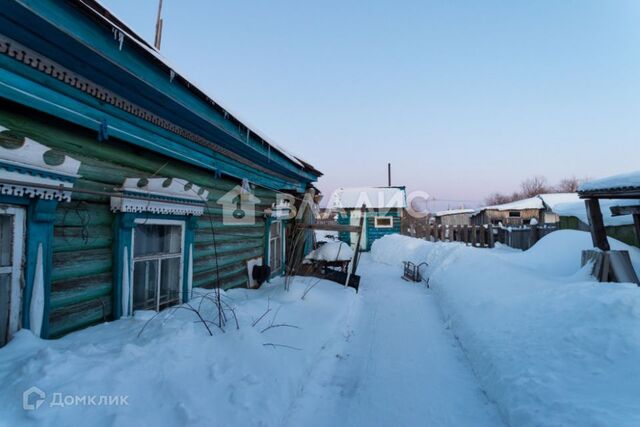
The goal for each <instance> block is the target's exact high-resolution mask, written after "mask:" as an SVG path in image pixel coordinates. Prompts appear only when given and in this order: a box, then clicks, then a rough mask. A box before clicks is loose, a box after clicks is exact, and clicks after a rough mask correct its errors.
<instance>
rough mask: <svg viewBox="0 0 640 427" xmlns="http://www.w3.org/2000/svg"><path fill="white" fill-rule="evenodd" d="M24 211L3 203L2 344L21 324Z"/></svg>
mask: <svg viewBox="0 0 640 427" xmlns="http://www.w3.org/2000/svg"><path fill="white" fill-rule="evenodd" d="M23 231H24V211H23V210H22V209H20V208H13V207H1V206H0V347H2V346H3V345H5V344H6V343H7V341H9V340H10V339H11V336H12V335H13V334H14V333H15V332H16V331H17V330H18V328H19V323H20V321H19V319H20V317H19V315H20V305H21V298H20V297H21V295H20V294H21V289H20V288H21V286H20V284H21V276H22V255H23V243H24V240H23V239H24V233H23Z"/></svg>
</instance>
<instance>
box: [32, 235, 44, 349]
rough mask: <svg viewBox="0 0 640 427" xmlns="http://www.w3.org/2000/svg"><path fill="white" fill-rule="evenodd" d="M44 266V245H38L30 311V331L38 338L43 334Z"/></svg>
mask: <svg viewBox="0 0 640 427" xmlns="http://www.w3.org/2000/svg"><path fill="white" fill-rule="evenodd" d="M43 269H44V264H43V260H42V243H39V244H38V255H37V258H36V271H35V275H34V277H33V286H32V287H31V307H30V309H29V323H30V329H31V331H33V333H34V334H35V335H36V336H38V337H39V336H40V334H41V332H42V321H43V320H44V271H43Z"/></svg>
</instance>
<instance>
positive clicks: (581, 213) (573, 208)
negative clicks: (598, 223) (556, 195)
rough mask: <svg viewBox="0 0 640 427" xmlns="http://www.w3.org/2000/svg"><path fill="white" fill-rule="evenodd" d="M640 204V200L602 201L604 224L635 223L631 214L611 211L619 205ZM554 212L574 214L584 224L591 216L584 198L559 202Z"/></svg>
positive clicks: (563, 214)
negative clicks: (618, 214) (616, 214)
mask: <svg viewBox="0 0 640 427" xmlns="http://www.w3.org/2000/svg"><path fill="white" fill-rule="evenodd" d="M638 204H640V200H633V199H631V200H619V199H608V200H601V201H600V211H601V212H602V220H603V222H604V225H605V226H607V227H609V226H618V225H629V224H633V217H632V216H631V215H621V216H613V215H612V213H611V208H612V207H617V206H636V205H638ZM554 212H555V213H557V214H558V215H560V216H573V217H576V218H578V219H579V220H580V221H582V222H583V223H584V224H586V225H589V218H588V217H587V208H586V206H585V205H584V201H583V200H579V201H575V202H568V203H559V204H558V205H556V206H555V208H554Z"/></svg>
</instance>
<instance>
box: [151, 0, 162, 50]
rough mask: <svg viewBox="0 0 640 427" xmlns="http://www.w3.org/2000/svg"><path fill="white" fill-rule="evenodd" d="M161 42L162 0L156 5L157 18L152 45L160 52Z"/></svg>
mask: <svg viewBox="0 0 640 427" xmlns="http://www.w3.org/2000/svg"><path fill="white" fill-rule="evenodd" d="M161 42H162V0H160V3H159V4H158V17H157V18H156V39H155V41H154V43H153V45H154V46H155V48H156V49H158V50H160V43H161Z"/></svg>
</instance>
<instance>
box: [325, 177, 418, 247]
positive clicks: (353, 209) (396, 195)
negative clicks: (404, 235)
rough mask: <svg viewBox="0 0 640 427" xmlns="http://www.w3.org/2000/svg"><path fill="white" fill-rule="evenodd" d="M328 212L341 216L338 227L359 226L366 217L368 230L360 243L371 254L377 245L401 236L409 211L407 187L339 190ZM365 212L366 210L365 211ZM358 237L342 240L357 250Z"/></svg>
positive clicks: (351, 235) (346, 235)
mask: <svg viewBox="0 0 640 427" xmlns="http://www.w3.org/2000/svg"><path fill="white" fill-rule="evenodd" d="M327 207H328V208H330V209H332V210H333V211H335V212H336V213H337V214H338V223H339V224H344V225H356V226H357V225H359V224H360V217H361V215H364V216H365V224H366V226H365V230H364V233H363V236H362V241H361V242H360V244H361V247H362V250H364V251H368V250H369V249H371V245H372V244H373V242H374V241H376V240H377V239H379V238H381V237H382V236H386V235H387V234H398V233H400V230H401V221H402V218H403V215H404V211H405V209H406V207H407V195H406V190H405V187H353V188H339V189H337V190H335V191H334V192H333V193H332V194H331V197H330V199H329V203H328V206H327ZM363 208H364V210H363ZM356 238H357V234H356V233H340V239H341V240H343V241H345V242H347V243H349V244H350V245H351V246H352V247H353V248H355V245H356V241H355V239H356Z"/></svg>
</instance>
